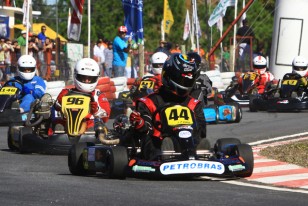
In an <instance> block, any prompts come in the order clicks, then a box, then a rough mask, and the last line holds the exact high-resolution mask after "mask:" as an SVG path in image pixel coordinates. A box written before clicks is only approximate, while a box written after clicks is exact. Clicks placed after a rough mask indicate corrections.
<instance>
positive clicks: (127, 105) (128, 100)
mask: <svg viewBox="0 0 308 206" xmlns="http://www.w3.org/2000/svg"><path fill="white" fill-rule="evenodd" d="M154 86H155V82H154V81H153V77H152V76H144V77H143V78H142V80H141V81H140V84H139V85H138V86H136V85H133V86H132V87H131V88H130V90H129V91H123V92H121V93H119V98H118V99H115V100H113V102H112V103H111V114H110V118H115V117H117V116H118V115H121V114H126V115H128V114H129V113H130V111H131V109H133V108H134V106H135V103H134V102H135V100H136V99H138V98H141V97H144V96H146V95H148V94H151V93H152V92H153V91H154Z"/></svg>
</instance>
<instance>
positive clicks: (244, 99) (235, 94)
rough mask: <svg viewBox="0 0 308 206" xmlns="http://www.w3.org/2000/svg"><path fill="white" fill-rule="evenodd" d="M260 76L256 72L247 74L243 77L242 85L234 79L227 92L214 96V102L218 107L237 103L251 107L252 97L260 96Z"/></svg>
mask: <svg viewBox="0 0 308 206" xmlns="http://www.w3.org/2000/svg"><path fill="white" fill-rule="evenodd" d="M259 78H260V75H259V74H258V73H256V72H247V73H245V74H244V75H243V77H242V84H241V85H240V84H239V83H238V78H237V77H236V76H234V77H232V81H231V83H230V85H229V86H228V87H227V88H226V89H225V91H222V92H219V93H216V94H215V95H214V102H215V104H216V105H223V104H229V103H231V102H237V103H239V104H240V105H241V106H248V105H249V98H250V95H253V94H258V89H257V82H258V81H259Z"/></svg>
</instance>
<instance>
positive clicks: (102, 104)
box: [54, 88, 111, 129]
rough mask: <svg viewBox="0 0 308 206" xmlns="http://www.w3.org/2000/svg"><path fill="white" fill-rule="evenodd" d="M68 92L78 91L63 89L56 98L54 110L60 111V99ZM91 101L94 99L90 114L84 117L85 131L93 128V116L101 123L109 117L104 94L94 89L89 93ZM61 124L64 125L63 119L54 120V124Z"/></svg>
mask: <svg viewBox="0 0 308 206" xmlns="http://www.w3.org/2000/svg"><path fill="white" fill-rule="evenodd" d="M70 90H73V91H79V90H77V89H76V88H73V89H63V90H62V91H61V92H60V93H59V95H58V97H57V101H56V103H55V105H54V107H55V109H56V110H57V111H61V104H62V97H64V96H65V95H67V94H68V93H69V91H70ZM91 95H92V97H93V98H92V99H94V102H92V101H91V103H90V104H91V109H90V114H88V115H87V116H86V122H87V129H89V128H92V127H94V123H95V122H94V116H95V117H96V116H98V117H99V118H100V119H101V120H102V122H103V123H106V122H107V121H108V120H109V115H110V111H111V109H110V104H109V102H108V99H107V98H106V96H105V94H104V93H101V92H100V91H99V90H97V89H95V90H94V91H93V92H91ZM57 123H60V124H63V125H64V123H65V120H63V119H57V118H56V119H54V124H57Z"/></svg>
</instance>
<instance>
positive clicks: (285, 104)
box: [249, 73, 308, 112]
mask: <svg viewBox="0 0 308 206" xmlns="http://www.w3.org/2000/svg"><path fill="white" fill-rule="evenodd" d="M301 78H302V77H301V76H300V75H299V74H293V73H287V74H285V75H284V76H283V79H282V81H281V86H280V88H278V86H279V84H278V85H277V87H276V88H274V89H271V90H269V91H267V92H265V93H264V94H262V95H252V96H251V97H250V103H249V110H250V111H251V112H257V111H258V110H260V111H273V112H275V111H278V112H279V111H301V110H305V109H308V96H307V93H306V91H305V89H304V88H303V87H302V86H300V79H301Z"/></svg>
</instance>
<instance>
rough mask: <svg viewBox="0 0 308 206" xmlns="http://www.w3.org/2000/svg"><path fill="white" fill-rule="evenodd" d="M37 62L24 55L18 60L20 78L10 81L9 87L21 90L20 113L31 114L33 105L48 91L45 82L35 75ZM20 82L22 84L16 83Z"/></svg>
mask: <svg viewBox="0 0 308 206" xmlns="http://www.w3.org/2000/svg"><path fill="white" fill-rule="evenodd" d="M35 73H36V61H35V59H34V58H33V57H32V56H31V55H22V56H21V57H20V58H19V59H18V76H16V77H13V78H12V79H10V81H11V82H8V85H10V86H15V87H17V88H19V89H20V91H21V93H20V96H19V97H18V99H20V100H21V101H20V105H19V107H20V113H24V112H29V111H30V106H31V103H32V102H34V100H35V99H40V98H41V97H42V96H43V95H44V94H45V90H46V84H45V82H44V80H43V79H42V78H41V77H39V76H36V75H35ZM14 80H16V81H20V82H21V83H22V84H20V83H18V82H16V81H14Z"/></svg>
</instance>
